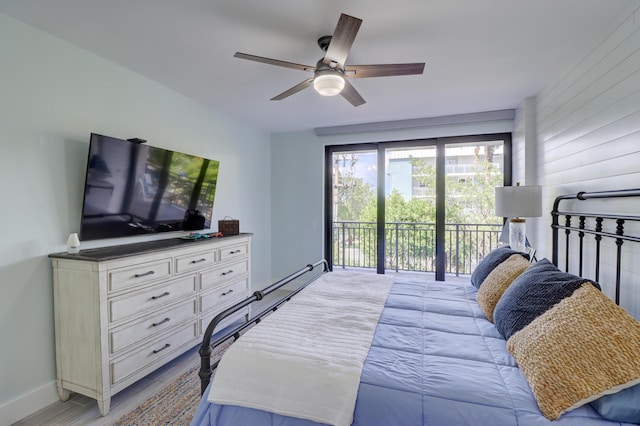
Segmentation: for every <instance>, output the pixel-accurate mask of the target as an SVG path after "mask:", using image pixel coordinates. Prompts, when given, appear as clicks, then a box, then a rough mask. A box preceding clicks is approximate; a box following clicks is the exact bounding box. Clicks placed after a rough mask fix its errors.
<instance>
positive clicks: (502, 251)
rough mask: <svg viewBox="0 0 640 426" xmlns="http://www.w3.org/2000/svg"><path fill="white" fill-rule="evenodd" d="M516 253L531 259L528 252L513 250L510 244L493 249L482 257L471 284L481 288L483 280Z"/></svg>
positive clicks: (472, 275)
mask: <svg viewBox="0 0 640 426" xmlns="http://www.w3.org/2000/svg"><path fill="white" fill-rule="evenodd" d="M516 253H517V254H520V255H522V256H523V257H524V258H525V259H527V260H528V259H529V255H528V254H525V253H520V252H518V251H515V250H511V248H510V247H509V246H506V247H498V248H497V249H495V250H492V251H491V252H490V253H489V254H487V255H486V256H485V257H484V259H482V262H480V264H478V266H476V268H475V269H474V270H473V272H472V273H471V284H473V286H474V287H475V288H480V286H481V285H482V282H483V281H484V280H485V278H487V276H489V274H490V273H491V271H493V270H494V269H495V268H496V267H497V266H498V265H499V264H501V263H502V262H504V261H505V260H507V259H508V258H509V256H511V255H512V254H516Z"/></svg>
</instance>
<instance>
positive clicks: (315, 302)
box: [208, 271, 393, 426]
mask: <svg viewBox="0 0 640 426" xmlns="http://www.w3.org/2000/svg"><path fill="white" fill-rule="evenodd" d="M392 284H393V280H392V279H391V278H390V277H388V276H385V275H376V274H373V273H353V272H344V271H338V272H329V273H327V274H324V275H323V276H321V277H320V278H319V279H318V280H316V281H315V282H313V283H312V284H310V285H309V286H308V287H307V288H305V289H304V290H302V291H301V292H300V293H299V294H298V295H296V296H294V297H293V298H292V299H291V300H290V301H289V302H287V303H286V304H284V305H283V306H282V307H281V308H279V309H278V310H277V311H276V312H274V313H273V314H271V315H269V316H268V317H267V318H265V319H264V320H263V321H262V322H260V323H259V324H258V325H256V326H254V327H253V328H252V329H251V330H249V331H248V332H246V333H245V334H244V335H243V336H242V337H241V338H240V339H239V340H238V341H237V342H235V343H234V344H233V345H231V347H230V348H229V349H228V350H227V351H226V352H225V354H224V356H223V357H222V360H221V362H220V364H219V365H218V369H217V371H216V374H215V376H214V378H213V383H212V386H211V390H210V392H209V396H208V401H210V402H215V403H217V404H225V405H238V406H242V407H250V408H257V409H260V410H265V411H270V412H274V413H278V414H282V415H285V416H291V417H299V418H303V419H309V420H313V421H316V422H319V423H326V424H331V425H339V426H342V425H350V424H351V422H352V419H353V410H354V407H355V402H356V396H357V393H358V386H359V384H360V376H361V374H362V366H363V364H364V361H365V359H366V357H367V355H368V353H369V349H370V347H371V342H372V340H373V334H374V332H375V329H376V326H377V323H378V318H379V317H380V313H381V312H382V309H383V307H384V304H385V302H386V299H387V296H388V295H389V291H390V290H391V286H392Z"/></svg>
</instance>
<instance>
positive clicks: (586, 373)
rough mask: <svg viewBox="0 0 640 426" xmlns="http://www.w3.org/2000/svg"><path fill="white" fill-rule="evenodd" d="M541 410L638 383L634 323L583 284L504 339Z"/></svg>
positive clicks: (639, 326) (558, 410)
mask: <svg viewBox="0 0 640 426" xmlns="http://www.w3.org/2000/svg"><path fill="white" fill-rule="evenodd" d="M507 349H508V350H509V352H511V354H512V355H513V356H514V358H515V359H516V361H517V362H518V365H519V366H520V369H521V370H522V372H523V373H524V375H525V377H526V378H527V381H528V382H529V385H530V386H531V389H532V390H533V393H534V396H535V398H536V400H537V401H538V406H539V407H540V411H542V414H544V416H545V417H546V418H548V419H550V420H556V419H557V418H558V417H560V415H561V414H562V413H565V412H567V411H570V410H573V409H574V408H577V407H579V406H581V405H584V404H586V403H588V402H590V401H593V400H595V399H597V398H599V397H600V396H602V395H606V394H610V393H615V392H618V391H620V390H622V389H624V388H627V387H630V386H633V385H635V384H637V383H640V356H638V354H640V322H638V321H636V320H635V318H633V317H632V316H631V315H629V314H628V313H627V312H626V311H625V310H624V309H622V308H620V307H619V306H617V305H616V304H614V303H613V302H612V301H611V300H609V299H608V298H607V297H606V296H605V295H604V294H602V292H600V291H599V290H598V289H596V288H595V287H594V286H593V285H591V284H589V283H585V284H583V285H582V286H581V287H580V288H579V289H577V290H576V291H575V292H574V293H573V294H572V295H571V296H570V297H567V298H565V299H563V300H562V301H561V302H560V303H558V304H557V305H555V306H554V307H552V308H551V309H549V310H548V311H547V312H545V313H544V314H542V315H541V316H539V317H538V318H536V319H534V320H533V321H532V322H531V323H530V324H529V325H528V326H526V327H525V328H523V329H522V330H520V331H518V332H517V333H515V334H514V335H513V336H511V338H510V339H509V340H508V341H507Z"/></svg>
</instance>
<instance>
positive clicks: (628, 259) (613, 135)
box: [514, 5, 640, 318]
mask: <svg viewBox="0 0 640 426" xmlns="http://www.w3.org/2000/svg"><path fill="white" fill-rule="evenodd" d="M637 6H640V5H637ZM637 6H636V5H633V6H630V9H629V11H628V13H627V14H625V16H624V17H623V18H622V19H621V20H620V21H619V22H617V23H615V25H614V26H613V27H612V30H611V32H610V33H609V34H607V35H606V36H605V37H604V38H603V39H602V41H601V42H600V43H599V44H597V45H596V46H594V48H593V49H592V50H591V51H590V52H588V53H587V54H586V55H585V56H584V58H582V60H580V61H578V62H576V63H574V64H573V66H571V67H569V68H568V69H567V70H566V72H565V73H563V74H560V75H559V76H558V79H557V80H556V81H554V82H552V83H551V84H549V85H548V86H547V87H546V88H545V89H544V90H542V91H541V92H540V93H538V95H537V96H536V102H535V113H536V120H535V126H536V129H537V141H536V150H535V152H536V158H535V161H534V162H533V164H535V170H536V173H535V176H536V180H537V182H538V183H539V184H541V185H543V198H544V199H543V211H545V212H548V211H550V210H551V208H552V203H553V199H554V198H555V197H556V196H557V195H559V194H564V193H576V192H579V191H602V190H610V189H623V188H637V187H640V8H637ZM522 109H524V108H522ZM524 115H525V114H524V112H523V111H519V114H518V115H517V117H516V118H517V120H516V121H517V124H516V129H519V128H520V129H521V128H523V126H524V124H523V123H522V120H524V118H523V117H524ZM528 142H529V141H527V143H528ZM523 144H524V140H522V139H517V138H516V145H517V146H516V147H515V150H514V151H515V152H516V153H517V152H520V150H522V149H523V148H522V145H523ZM515 160H516V164H520V163H519V160H518V158H516V159H515ZM527 163H528V162H527ZM514 172H516V175H517V173H521V172H522V171H521V169H520V168H517V169H514ZM594 208H595V207H594ZM599 208H600V209H601V208H602V207H599ZM604 208H605V210H607V209H608V210H611V209H613V210H617V211H629V212H634V213H639V212H640V200H634V201H633V202H629V201H625V202H624V203H620V205H618V206H616V205H613V204H610V203H607V204H606V205H605V207H604ZM550 223H551V218H550V216H549V215H545V216H543V217H542V218H540V219H537V220H536V221H535V224H534V232H535V236H534V239H535V241H536V242H537V245H538V247H539V248H540V251H541V252H542V253H543V255H545V256H550V255H551V235H550V232H549V227H548V225H550ZM625 249H626V250H629V248H627V247H625ZM638 254H640V249H637V250H635V251H629V252H627V253H626V254H625V260H624V263H623V269H626V270H627V271H626V272H625V273H626V274H627V275H626V277H625V280H626V282H625V286H626V287H624V288H623V294H622V301H621V305H623V306H625V307H627V308H628V309H629V310H630V311H632V313H633V314H634V315H635V316H636V317H638V318H640V266H637V265H640V262H637V261H636V262H635V264H634V261H633V258H635V259H637V258H638ZM605 257H606V258H605V262H607V263H608V262H612V261H613V260H614V259H613V257H612V256H609V255H607V256H605ZM623 276H624V275H623ZM611 281H612V277H610V276H604V277H601V283H602V284H603V287H604V291H605V292H606V293H607V294H611V293H612V286H611V284H610V282H611Z"/></svg>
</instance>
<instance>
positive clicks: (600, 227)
mask: <svg viewBox="0 0 640 426" xmlns="http://www.w3.org/2000/svg"><path fill="white" fill-rule="evenodd" d="M626 197H640V189H623V190H616V191H600V192H578V193H577V194H569V195H561V196H559V197H557V198H556V199H555V201H554V203H553V210H552V211H551V215H552V224H551V228H552V229H553V236H552V238H553V240H552V244H553V247H552V249H553V254H552V256H553V257H552V262H553V264H554V265H556V266H559V265H558V251H559V248H558V246H559V241H560V236H559V231H560V230H561V229H563V230H564V233H565V255H564V257H565V266H564V269H565V271H569V259H570V258H571V256H570V255H569V253H570V252H569V247H570V245H571V240H570V235H571V232H572V231H577V233H578V245H579V248H578V275H579V276H582V275H583V266H584V262H583V260H584V238H585V234H590V235H593V236H594V240H595V271H594V280H595V281H599V280H600V261H601V257H600V248H601V241H602V239H603V238H610V239H613V240H615V244H616V246H617V247H616V262H615V265H616V279H615V302H616V304H618V305H619V304H620V272H621V269H622V245H623V244H624V242H625V241H633V242H640V236H639V235H633V234H625V229H624V226H625V223H627V222H636V223H640V214H632V215H619V214H602V213H587V212H576V211H561V210H560V209H559V206H560V202H562V201H565V200H579V201H585V200H590V199H596V198H602V199H614V198H626ZM560 216H564V225H560ZM574 217H577V218H578V224H577V226H575V225H572V223H571V221H572V219H573V218H574ZM587 219H590V221H589V222H591V220H593V224H592V225H593V226H589V225H590V223H589V222H588V221H587ZM610 223H615V232H610V231H606V230H605V225H606V224H610Z"/></svg>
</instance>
